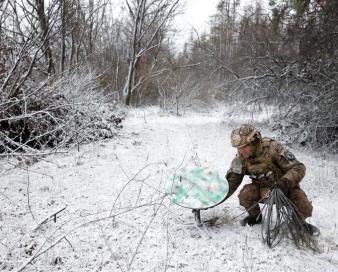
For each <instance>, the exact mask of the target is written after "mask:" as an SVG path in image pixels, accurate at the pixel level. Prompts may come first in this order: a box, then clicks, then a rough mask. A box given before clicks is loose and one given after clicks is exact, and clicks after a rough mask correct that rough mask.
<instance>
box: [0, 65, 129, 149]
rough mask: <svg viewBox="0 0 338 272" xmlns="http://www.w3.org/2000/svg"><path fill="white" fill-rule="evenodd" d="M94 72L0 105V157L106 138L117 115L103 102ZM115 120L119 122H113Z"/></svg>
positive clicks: (114, 128)
mask: <svg viewBox="0 0 338 272" xmlns="http://www.w3.org/2000/svg"><path fill="white" fill-rule="evenodd" d="M97 82H98V80H97V78H96V75H95V73H94V72H91V71H88V70H86V69H83V70H75V71H73V72H68V73H65V74H63V75H62V76H59V77H57V78H56V77H54V78H50V79H49V80H47V81H46V82H45V83H41V84H39V85H38V84H37V86H34V85H32V86H34V89H33V90H31V89H28V90H25V91H22V92H21V93H20V95H18V96H17V97H15V98H14V99H13V98H12V99H7V100H6V96H3V97H2V101H1V102H2V103H1V104H0V114H1V118H0V129H1V133H0V143H1V146H0V152H1V153H13V152H19V151H20V152H22V151H25V152H32V151H34V150H36V149H42V148H46V147H48V148H61V147H65V146H69V145H72V144H80V143H84V142H88V141H92V140H97V139H102V138H111V137H113V136H114V135H115V134H116V131H117V129H118V128H120V127H121V122H122V119H123V116H122V113H120V114H118V113H117V110H116V105H115V104H114V103H113V102H110V103H108V97H105V96H103V94H102V90H100V88H99V86H98V84H97ZM118 115H120V116H118Z"/></svg>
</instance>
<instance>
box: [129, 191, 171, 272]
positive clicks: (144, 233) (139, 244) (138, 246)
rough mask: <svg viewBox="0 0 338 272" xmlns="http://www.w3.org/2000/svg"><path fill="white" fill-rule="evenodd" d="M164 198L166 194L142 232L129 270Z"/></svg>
mask: <svg viewBox="0 0 338 272" xmlns="http://www.w3.org/2000/svg"><path fill="white" fill-rule="evenodd" d="M164 199H165V196H163V197H162V200H161V203H159V205H158V208H157V209H156V211H155V213H154V215H153V216H152V218H151V220H150V221H149V223H148V225H147V227H146V229H145V230H144V232H143V234H142V236H141V239H140V241H139V242H138V243H137V246H136V249H135V252H134V254H133V256H132V258H131V260H130V262H129V265H128V271H130V267H131V265H132V264H133V262H134V258H135V256H136V254H137V252H138V250H139V248H140V246H141V243H142V241H143V239H144V237H145V235H146V233H147V231H148V229H149V227H150V225H151V223H152V222H153V221H154V219H155V217H156V215H157V213H158V211H159V209H160V208H161V206H162V203H163V201H164Z"/></svg>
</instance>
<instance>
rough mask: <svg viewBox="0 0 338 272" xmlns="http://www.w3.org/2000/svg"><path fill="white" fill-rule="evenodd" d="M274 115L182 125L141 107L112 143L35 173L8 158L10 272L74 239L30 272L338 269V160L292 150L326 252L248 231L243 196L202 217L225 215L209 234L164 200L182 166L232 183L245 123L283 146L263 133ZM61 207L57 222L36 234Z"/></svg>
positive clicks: (46, 163)
mask: <svg viewBox="0 0 338 272" xmlns="http://www.w3.org/2000/svg"><path fill="white" fill-rule="evenodd" d="M270 114H271V111H265V112H264V114H258V115H252V114H247V115H241V116H234V115H230V114H229V111H228V110H227V109H225V108H215V109H214V110H213V111H212V112H200V113H196V112H195V113H193V112H187V113H186V114H185V115H184V116H179V117H177V116H172V115H168V114H166V113H163V112H161V111H160V110H159V109H158V108H157V107H151V108H145V109H131V110H130V111H129V114H128V117H127V119H126V121H125V122H124V128H123V129H122V131H121V132H120V135H119V137H116V138H115V139H113V140H109V141H102V142H99V143H92V144H88V145H84V146H81V147H80V151H79V152H78V151H77V150H76V149H74V150H71V151H69V152H68V153H66V154H54V155H50V156H48V157H45V158H44V159H43V160H41V161H39V162H38V163H35V164H33V165H31V166H29V167H28V169H26V168H25V167H24V166H23V165H19V164H18V165H17V167H15V168H14V167H13V166H12V165H10V164H8V162H6V161H2V162H1V163H0V173H2V174H1V180H0V193H1V194H0V200H1V212H0V256H1V257H0V268H1V270H2V271H17V270H18V269H19V267H20V266H21V265H22V264H24V263H25V262H27V260H29V258H31V257H32V256H34V254H38V253H39V248H40V247H42V248H41V250H44V249H46V248H47V247H48V246H50V245H52V244H53V242H55V241H57V240H58V239H59V238H62V237H63V235H65V237H66V238H67V240H66V239H62V240H61V241H60V242H59V243H57V244H56V245H55V246H54V247H52V248H51V249H49V250H48V251H47V252H45V253H44V254H41V255H40V256H37V257H36V258H35V259H34V260H33V262H32V263H31V264H27V265H26V266H25V267H24V271H55V270H58V271H215V272H216V271H271V270H275V271H338V244H337V242H338V241H337V240H338V238H337V237H338V236H337V228H336V226H337V223H338V217H337V209H338V199H337V197H336V192H337V189H338V185H337V184H338V183H337V177H338V165H337V158H334V157H329V156H327V157H326V158H324V157H323V156H320V155H318V154H314V153H311V152H307V151H302V150H297V149H292V151H293V152H294V153H295V154H296V156H297V158H298V159H299V160H300V161H302V162H304V163H305V165H306V166H307V174H306V177H305V179H304V180H303V181H302V183H301V186H302V188H303V189H304V190H305V192H306V193H307V195H308V197H309V198H310V199H311V200H312V203H313V206H314V213H313V216H312V218H311V219H310V222H311V223H312V224H314V225H316V226H318V227H319V228H320V230H321V235H320V236H319V237H318V238H317V239H318V243H319V248H320V253H314V252H312V251H310V250H308V249H297V248H296V247H295V246H294V244H293V243H292V241H290V240H289V239H284V240H283V241H282V242H281V243H280V244H279V245H278V246H277V247H276V248H274V249H270V248H268V247H267V245H265V244H264V243H263V242H262V239H261V229H260V226H258V225H257V226H253V227H242V226H241V225H240V224H239V220H240V219H242V218H243V217H244V215H245V213H244V214H242V213H243V212H244V209H243V208H242V207H241V206H240V205H239V202H238V198H237V195H238V191H239V190H238V191H237V192H235V194H234V195H233V196H232V197H231V198H229V199H228V200H227V201H226V202H225V203H223V204H221V205H219V206H217V207H215V208H212V209H209V210H206V211H202V218H204V219H210V218H213V217H215V216H218V217H219V218H220V219H219V221H218V222H217V224H216V225H215V226H212V227H210V228H208V229H204V230H200V229H198V228H196V227H195V226H194V224H193V223H194V218H193V214H192V213H191V211H190V210H188V209H184V208H182V207H179V206H176V205H174V204H172V203H171V202H170V201H169V200H168V199H167V198H165V197H163V196H164V188H165V181H166V179H167V177H168V176H169V175H171V174H172V173H174V172H175V171H176V169H178V168H181V167H184V166H187V167H189V166H194V165H199V164H201V165H202V166H207V167H209V168H211V169H214V170H217V171H219V172H220V173H222V174H225V173H226V171H227V169H228V167H229V165H230V162H231V160H232V158H233V157H234V155H235V152H236V150H234V149H233V148H232V147H231V145H230V132H231V130H232V128H233V127H235V126H236V125H237V124H238V123H240V122H244V121H250V122H253V123H254V124H256V125H257V126H260V127H261V128H262V131H263V134H264V135H266V136H271V137H273V134H272V133H271V132H270V131H269V128H267V127H264V126H263V124H262V122H263V121H264V120H265V119H267V118H269V116H270ZM247 182H249V180H248V179H247V178H245V180H244V182H243V185H244V184H245V183H247ZM28 192H29V198H28V197H27V193H28ZM28 199H29V205H28ZM29 206H30V209H31V212H30V210H29ZM62 207H66V209H65V210H64V211H63V212H61V213H59V214H58V216H57V220H56V222H54V221H53V220H51V221H48V222H47V223H44V224H43V225H42V226H41V227H40V228H37V229H36V227H37V223H38V222H40V221H41V220H42V219H44V218H45V217H46V216H48V215H49V214H52V213H53V212H55V211H57V210H58V209H61V208H62ZM241 214H242V215H241ZM33 216H34V218H35V219H33ZM93 221H95V222H93ZM68 232H69V233H68ZM67 233H68V234H67Z"/></svg>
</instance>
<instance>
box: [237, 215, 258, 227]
mask: <svg viewBox="0 0 338 272" xmlns="http://www.w3.org/2000/svg"><path fill="white" fill-rule="evenodd" d="M261 222H262V215H261V214H259V215H258V216H252V215H248V216H247V217H245V218H244V219H243V220H241V225H242V226H243V227H244V226H246V225H249V226H251V227H252V226H253V225H256V224H259V223H261Z"/></svg>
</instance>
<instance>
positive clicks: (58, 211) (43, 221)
mask: <svg viewBox="0 0 338 272" xmlns="http://www.w3.org/2000/svg"><path fill="white" fill-rule="evenodd" d="M66 208H67V206H65V207H63V208H61V209H58V210H57V211H55V212H53V213H51V214H49V215H47V216H46V217H45V218H44V219H42V220H41V221H40V222H39V223H38V225H37V226H36V227H35V228H34V231H35V230H37V229H38V228H40V227H41V225H42V224H44V223H46V222H47V221H48V219H51V218H56V215H57V214H58V213H60V212H62V211H64V210H65V209H66ZM54 220H55V219H54Z"/></svg>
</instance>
